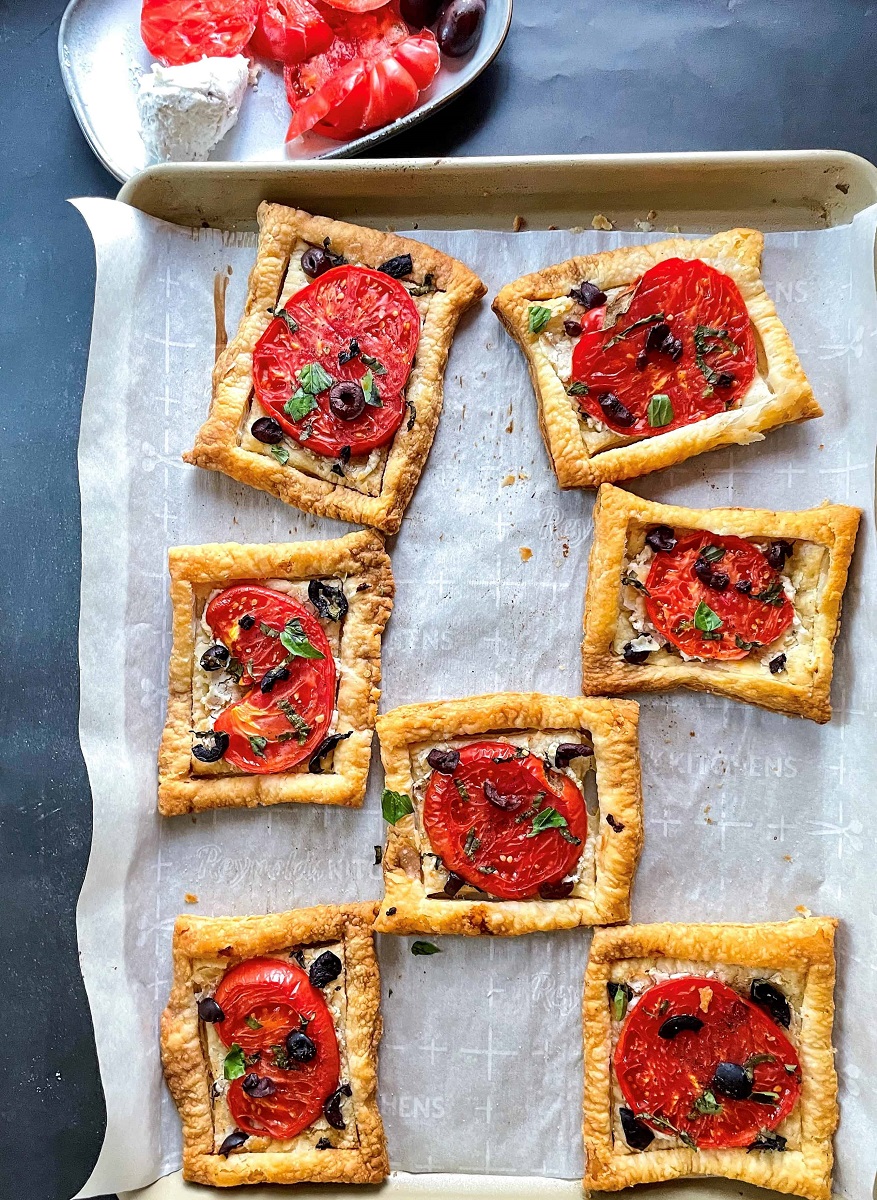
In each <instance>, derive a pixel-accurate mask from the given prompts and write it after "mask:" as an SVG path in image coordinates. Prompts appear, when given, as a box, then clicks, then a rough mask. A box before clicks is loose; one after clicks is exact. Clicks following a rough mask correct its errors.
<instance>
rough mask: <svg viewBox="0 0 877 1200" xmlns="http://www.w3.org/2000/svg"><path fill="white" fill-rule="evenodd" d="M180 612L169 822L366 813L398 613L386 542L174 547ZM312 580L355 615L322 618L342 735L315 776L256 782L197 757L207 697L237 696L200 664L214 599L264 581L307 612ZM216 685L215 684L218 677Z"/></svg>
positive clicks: (290, 774)
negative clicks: (390, 631)
mask: <svg viewBox="0 0 877 1200" xmlns="http://www.w3.org/2000/svg"><path fill="white" fill-rule="evenodd" d="M168 558H169V563H170V576H171V601H172V605H173V646H172V649H171V658H170V668H169V673H168V676H169V678H168V689H169V695H168V708H167V720H166V723H165V727H164V733H163V735H162V739H161V748H160V750H159V756H158V808H159V812H161V813H162V814H163V815H164V816H176V815H178V814H180V813H187V812H198V811H200V810H202V809H207V808H251V807H254V806H256V805H260V804H283V803H303V804H340V805H346V806H349V807H359V806H360V805H361V804H362V802H363V798H364V796H365V785H366V779H367V776H368V768H369V761H370V759H371V744H372V736H373V732H374V725H375V717H376V715H377V706H378V698H379V697H380V682H381V636H382V634H383V631H384V626H385V625H386V623H387V621H388V620H389V617H390V612H391V610H392V607H393V588H394V585H393V574H392V571H391V569H390V560H389V558H388V557H387V554H386V553H385V551H384V544H383V541H382V539H381V537H380V535H379V534H377V533H372V532H370V531H368V530H361V531H360V532H358V533H351V534H348V535H347V536H346V537H343V538H336V539H333V540H331V541H323V542H292V543H289V544H285V545H284V544H276V545H265V546H241V545H237V544H235V543H233V542H230V543H225V544H218V545H207V546H176V547H173V548H172V549H171V550H170V552H169V555H168ZM313 579H319V580H323V581H326V582H327V583H329V584H330V586H334V587H335V588H338V587H340V588H343V592H344V596H345V598H346V600H347V604H348V609H347V612H346V614H345V615H344V616H343V617H342V618H341V620H340V621H330V620H328V619H323V618H320V617H319V614H318V613H315V615H316V616H317V618H318V619H319V620H320V624H321V625H322V627H323V630H324V632H325V633H326V636H327V638H328V640H329V643H330V645H331V647H332V649H333V653H334V655H335V660H336V698H335V712H334V714H333V719H332V722H331V725H330V727H329V728H328V729H327V730H326V734H327V735H329V734H333V733H338V734H342V735H344V737H343V740H339V741H338V742H337V744H336V745H335V747H334V749H332V750H330V751H327V752H326V754H325V755H324V756H323V757H322V759H321V761H320V762H318V763H317V767H319V768H320V769H319V770H316V769H314V770H311V769H309V761H308V759H305V760H304V761H303V762H302V763H299V764H298V765H297V766H295V767H293V768H292V769H291V770H289V771H285V772H277V773H276V774H265V775H255V774H252V775H251V774H247V773H246V772H243V771H239V770H237V768H234V767H232V766H231V765H229V764H225V763H223V762H222V761H220V762H217V763H209V764H208V763H203V762H200V761H199V760H198V759H196V758H195V757H194V756H193V754H192V747H193V745H194V744H195V740H196V739H195V736H194V734H195V731H197V730H199V729H200V730H204V731H206V730H207V729H209V728H211V726H212V720H213V719H214V718H215V716H216V713H217V712H218V711H221V707H224V705H222V704H221V701H220V702H218V703H219V704H220V707H219V708H216V709H215V710H213V709H211V708H210V707H209V705H210V695H209V689H211V688H213V687H217V686H218V687H220V688H221V687H223V686H224V685H225V684H227V685H228V688H231V689H232V695H231V696H230V699H233V698H234V697H233V690H234V689H233V682H232V681H230V680H229V679H228V678H227V676H226V672H225V671H221V672H211V673H210V676H208V673H207V672H205V671H204V670H203V669H202V667H201V666H200V658H201V655H202V654H203V652H204V650H205V649H206V648H207V646H208V645H210V643H211V641H212V638H211V636H210V634H209V632H208V631H206V630H205V628H204V626H203V624H202V614H203V612H204V609H205V608H206V605H207V602H208V600H209V598H210V596H211V594H212V593H213V592H215V591H216V590H217V589H221V588H224V587H227V586H230V585H232V584H234V583H240V582H244V581H246V582H249V583H253V582H255V583H259V584H263V585H267V586H270V587H273V588H276V590H278V591H286V592H288V593H290V594H292V595H293V596H294V597H295V598H296V599H300V600H301V601H302V602H303V603H305V604H307V603H308V600H307V587H308V583H309V582H310V581H311V580H313ZM214 674H215V675H216V676H217V677H218V678H217V680H216V682H214V680H213V675H214Z"/></svg>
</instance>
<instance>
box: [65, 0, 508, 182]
mask: <svg viewBox="0 0 877 1200" xmlns="http://www.w3.org/2000/svg"><path fill="white" fill-rule="evenodd" d="M512 3H513V0H487V14H486V16H485V20H484V27H483V29H482V31H481V38H480V40H479V42H478V45H477V46H476V47H475V49H474V50H473V51H472V52H471V53H470V54H468V55H467V56H466V57H465V58H461V59H449V58H443V59H442V65H441V67H440V69H439V73H438V75H437V76H436V78H435V81H434V82H433V84H432V86H431V87H430V88H429V89H428V90H427V91H426V92H425V93H424V97H425V98H424V99H423V101H422V103H421V104H419V105H418V107H417V108H415V109H414V111H413V112H411V113H409V114H408V116H407V117H400V119H399V120H398V121H393V122H391V124H389V125H386V126H385V127H384V128H383V129H377V130H375V132H374V133H368V134H366V135H365V136H364V137H360V138H355V139H354V140H353V141H349V142H334V141H329V140H328V139H326V138H320V137H311V136H310V135H308V136H307V137H306V138H305V139H303V140H302V139H299V140H298V141H297V142H296V144H295V146H294V147H292V148H290V149H287V147H286V146H285V145H284V141H283V137H284V134H285V132H286V127H287V125H288V124H289V117H290V113H289V106H288V104H287V102H286V92H285V89H284V86H283V73H282V71H281V70H279V69H278V67H277V65H276V64H272V65H268V64H260V65H262V71H261V74H260V76H259V81H258V84H257V85H256V87H255V88H253V87H250V88H248V89H247V95H246V96H245V97H244V102H243V104H242V105H241V114H240V117H239V119H238V123H237V125H236V126H235V127H234V129H232V130H230V131H229V132H228V133H227V134H226V136H225V137H224V138H223V139H222V141H221V142H220V143H219V144H218V145H217V146H216V147H215V148H214V150H213V151H212V152H211V155H210V160H211V161H212V162H262V163H287V162H301V161H303V160H308V159H313V158H344V157H347V156H348V155H350V154H357V153H359V152H361V151H364V150H369V149H370V148H371V147H372V146H376V145H377V144H378V142H383V141H385V140H386V139H387V138H389V137H392V136H393V135H394V134H396V133H401V132H402V130H404V129H409V128H410V127H411V126H412V125H416V124H417V122H418V121H422V120H423V119H424V117H428V116H429V115H430V114H431V113H434V112H436V111H437V110H438V109H439V108H441V107H442V106H443V105H445V104H447V103H448V101H449V100H452V99H453V98H454V97H455V96H457V95H458V94H459V93H460V92H461V91H462V90H463V88H465V87H466V86H467V85H468V84H470V83H471V82H472V80H473V79H476V78H477V77H478V76H479V75H480V74H481V72H482V71H483V70H484V69H485V67H487V66H488V65H489V64H490V63H491V62H492V61H493V59H494V58H495V57H496V55H497V54H498V53H499V50H500V47H501V46H502V44H503V42H504V41H505V38H506V34H507V33H508V31H509V26H510V25H511V20H512ZM140 6H141V0H70V4H68V6H67V9H66V11H65V13H64V16H63V18H62V20H61V28H60V31H59V34H58V57H59V60H60V63H61V75H62V77H63V80H64V86H65V87H66V89H67V95H68V96H69V97H70V104H71V105H72V107H73V111H74V113H75V114H76V119H77V121H78V122H79V124H80V126H81V128H82V132H83V133H84V134H85V137H86V139H87V141H88V143H89V145H90V146H91V148H92V150H94V152H95V154H96V155H97V157H98V158H99V159H100V160H101V162H102V163H103V164H104V166H105V167H106V168H107V170H108V171H110V172H111V173H112V174H113V175H115V177H116V178H117V179H120V180H122V182H124V181H125V180H126V179H130V177H131V176H132V175H135V174H137V172H138V171H142V170H143V169H144V168H145V167H147V166H148V165H149V163H150V158H149V155H148V153H147V151H146V147H145V146H144V144H143V139H142V138H141V136H140V119H139V116H138V113H137V103H136V94H137V80H138V77H139V75H140V74H141V73H142V72H145V71H148V70H149V68H150V66H151V64H152V62H153V59H152V58H151V56H150V55H149V53H148V51H147V49H146V47H145V46H144V45H143V43H142V41H141V40H140Z"/></svg>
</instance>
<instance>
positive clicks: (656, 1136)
mask: <svg viewBox="0 0 877 1200" xmlns="http://www.w3.org/2000/svg"><path fill="white" fill-rule="evenodd" d="M804 986H805V977H804V974H803V972H800V971H794V970H787V969H783V970H766V969H764V968H760V969H754V968H749V967H740V966H734V965H729V964H717V963H710V962H699V961H693V960H692V961H689V960H679V959H671V958H643V959H625V960H622V961H619V962H616V963H614V964H613V966H612V968H611V973H610V979H609V982H608V983H607V996H606V1003H607V1006H608V1009H609V1014H610V1029H611V1037H610V1062H611V1105H612V1135H613V1139H614V1143H615V1151H616V1153H621V1154H624V1153H630V1154H641V1153H652V1152H654V1151H660V1150H666V1149H669V1148H672V1147H683V1146H685V1147H688V1148H689V1149H695V1150H706V1149H721V1148H732V1147H738V1148H745V1149H747V1150H749V1151H752V1152H756V1151H759V1152H771V1151H774V1152H782V1151H785V1150H797V1149H800V1147H801V1115H800V1105H799V1103H798V1101H799V1098H800V1092H801V1063H800V1059H799V1048H800V1044H801V1008H802V1004H803V998H804Z"/></svg>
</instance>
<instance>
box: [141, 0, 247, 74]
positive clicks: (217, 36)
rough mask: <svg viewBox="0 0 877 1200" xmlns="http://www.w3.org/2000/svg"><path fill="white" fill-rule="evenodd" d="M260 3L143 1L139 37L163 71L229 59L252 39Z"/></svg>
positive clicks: (181, 0)
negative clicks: (201, 60)
mask: <svg viewBox="0 0 877 1200" xmlns="http://www.w3.org/2000/svg"><path fill="white" fill-rule="evenodd" d="M258 17H259V0H143V8H142V10H141V14H140V36H141V37H142V38H143V41H144V43H145V45H146V49H147V50H148V51H149V53H150V54H152V55H153V56H154V57H155V58H157V59H158V61H159V62H161V63H164V65H165V66H166V67H178V66H181V65H182V64H183V63H191V62H197V61H198V59H199V58H203V57H204V55H207V57H208V58H232V57H233V56H234V55H235V54H240V53H241V51H242V50H243V49H244V47H245V46H246V44H247V42H249V40H250V38H251V37H252V36H253V32H254V30H255V28H256V22H257V20H258Z"/></svg>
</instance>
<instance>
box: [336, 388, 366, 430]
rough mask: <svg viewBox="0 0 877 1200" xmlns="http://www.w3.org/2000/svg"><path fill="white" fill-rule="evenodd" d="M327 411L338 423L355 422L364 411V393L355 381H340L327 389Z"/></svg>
mask: <svg viewBox="0 0 877 1200" xmlns="http://www.w3.org/2000/svg"><path fill="white" fill-rule="evenodd" d="M329 410H330V412H331V413H332V415H333V416H334V417H337V418H338V420H339V421H355V420H356V418H357V417H360V416H362V414H363V412H364V411H365V392H364V391H363V390H362V385H361V384H359V383H357V382H356V380H355V379H342V380H339V382H338V383H333V384H332V386H331V387H330V388H329Z"/></svg>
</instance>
